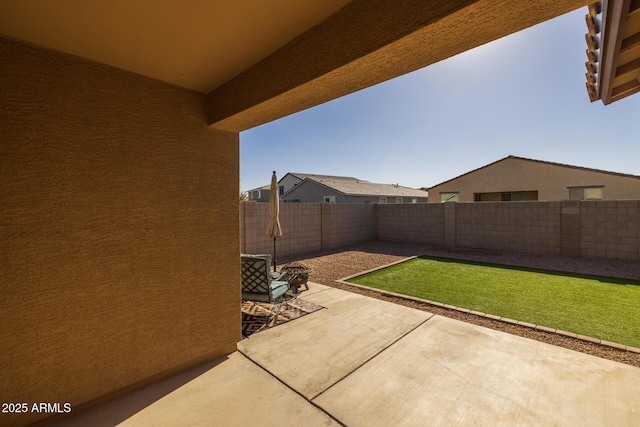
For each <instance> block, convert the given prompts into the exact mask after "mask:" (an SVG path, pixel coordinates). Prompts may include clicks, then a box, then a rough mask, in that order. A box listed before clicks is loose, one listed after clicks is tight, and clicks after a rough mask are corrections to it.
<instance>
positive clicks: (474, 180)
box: [429, 156, 640, 203]
mask: <svg viewBox="0 0 640 427" xmlns="http://www.w3.org/2000/svg"><path fill="white" fill-rule="evenodd" d="M429 194H431V197H430V199H429V202H431V203H438V202H449V201H451V202H474V201H475V202H500V201H502V202H509V201H522V200H524V201H526V200H547V201H548V200H566V199H577V200H605V199H606V200H612V199H614V200H615V199H640V176H635V175H629V174H623V173H616V172H608V171H603V170H598V169H590V168H584V167H580V166H571V165H565V164H561V163H553V162H546V161H542V160H533V159H527V158H523V157H516V156H508V157H505V158H504V159H501V160H498V161H496V162H494V163H490V164H488V165H486V166H483V167H481V168H479V169H475V170H473V171H471V172H467V173H465V174H463V175H460V176H458V177H456V178H453V179H450V180H448V181H445V182H443V183H440V184H438V185H434V186H433V187H431V188H429Z"/></svg>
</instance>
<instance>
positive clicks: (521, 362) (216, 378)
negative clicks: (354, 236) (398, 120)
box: [60, 283, 640, 426]
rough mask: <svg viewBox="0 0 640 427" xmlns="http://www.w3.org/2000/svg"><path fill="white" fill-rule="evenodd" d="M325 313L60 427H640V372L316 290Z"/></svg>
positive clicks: (312, 297)
mask: <svg viewBox="0 0 640 427" xmlns="http://www.w3.org/2000/svg"><path fill="white" fill-rule="evenodd" d="M304 298H305V299H306V300H308V301H311V302H314V303H316V304H320V305H322V306H324V307H325V309H323V310H320V311H318V312H315V313H312V314H310V315H307V316H305V317H302V318H300V319H297V320H294V321H291V322H288V323H286V324H284V325H280V326H277V327H274V328H271V329H269V330H267V331H263V332H260V333H257V334H254V335H252V336H251V337H250V338H248V339H245V340H243V341H241V342H240V343H239V344H238V351H237V352H234V353H232V354H230V355H229V356H228V357H225V358H222V359H218V360H217V361H215V362H211V363H208V364H205V365H202V366H200V367H197V368H195V369H193V370H191V371H189V372H186V373H183V374H182V375H181V376H179V377H175V378H170V379H168V380H165V381H163V382H161V383H157V384H155V385H153V386H151V387H148V388H146V389H143V390H141V391H138V392H136V393H134V394H131V395H130V396H126V397H124V398H121V399H119V400H116V401H113V402H110V403H108V404H107V405H104V406H101V407H97V408H95V409H93V410H92V411H90V412H87V413H85V414H82V415H80V416H77V417H75V418H72V419H70V420H68V421H67V422H65V423H62V424H60V425H63V426H81V425H93V426H107V425H109V426H111V425H115V424H118V423H120V424H118V425H121V426H140V425H192V426H205V425H218V424H224V425H229V426H241V425H261V426H272V425H284V426H297V425H308V426H325V425H335V426H339V425H343V426H389V425H403V426H404V425H406V426H416V425H430V426H451V425H505V426H507V425H508V426H513V425H584V426H602V425H616V426H632V425H635V423H636V422H637V420H638V418H639V417H640V408H638V406H637V404H636V403H637V402H638V400H639V399H640V368H637V367H633V366H629V365H626V364H622V363H618V362H613V361H610V360H605V359H601V358H598V357H594V356H590V355H586V354H582V353H578V352H575V351H571V350H567V349H564V348H560V347H556V346H553V345H549V344H545V343H542V342H539V341H535V340H530V339H527V338H522V337H518V336H514V335H511V334H507V333H504V332H499V331H495V330H491V329H487V328H484V327H481V326H477V325H472V324H469V323H465V322H461V321H458V320H454V319H450V318H446V317H443V316H440V315H434V314H431V313H428V312H424V311H421V310H415V309H412V308H408V307H404V306H400V305H397V304H393V303H389V302H385V301H381V300H377V299H373V298H370V297H366V296H362V295H357V294H354V293H350V292H346V291H343V290H340V289H336V288H331V287H327V286H323V285H319V284H316V283H311V286H310V290H309V291H306V292H305V293H304Z"/></svg>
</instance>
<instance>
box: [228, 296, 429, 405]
mask: <svg viewBox="0 0 640 427" xmlns="http://www.w3.org/2000/svg"><path fill="white" fill-rule="evenodd" d="M312 289H314V291H312V292H309V293H308V294H307V293H303V294H302V295H301V298H303V299H304V300H305V301H310V302H313V303H316V304H320V305H322V306H324V307H326V308H325V309H323V310H320V311H317V312H315V313H312V314H310V315H308V316H305V317H303V318H300V319H296V320H295V321H293V322H289V323H286V324H284V325H281V326H278V327H276V328H273V329H269V330H266V331H263V332H260V333H258V334H255V335H252V336H251V337H250V338H248V339H246V340H243V341H242V342H240V343H238V350H240V352H242V353H243V354H244V355H246V356H247V357H249V358H250V359H251V360H253V361H255V362H256V363H257V364H259V365H260V366H262V367H263V368H264V369H266V370H267V371H269V372H270V373H272V374H273V375H275V376H276V377H278V378H279V379H280V380H281V381H283V382H284V383H285V384H287V385H288V386H289V387H291V388H292V389H294V390H295V391H297V392H298V393H300V394H302V395H303V396H305V397H306V398H307V399H313V398H314V397H315V396H317V395H318V394H319V393H321V392H322V391H324V390H326V389H327V388H328V387H330V386H331V385H333V384H334V383H335V382H336V381H338V380H340V379H342V378H344V377H345V376H346V375H348V374H349V373H350V372H352V371H353V370H355V369H357V368H358V367H359V366H361V365H362V364H363V363H364V362H366V361H367V360H369V359H370V358H372V357H373V356H375V355H376V354H378V353H379V352H380V351H382V350H383V349H385V348H387V347H388V346H389V345H391V344H393V343H394V342H395V341H396V340H398V339H399V338H401V337H402V336H403V335H405V334H407V333H408V332H410V331H411V330H413V329H414V328H416V327H417V326H419V325H420V324H422V323H423V322H425V321H426V320H427V319H429V318H430V317H431V316H433V315H432V314H430V313H426V312H424V311H420V310H414V309H411V308H407V307H403V306H399V305H396V304H390V303H387V302H384V301H380V300H376V299H372V298H368V297H364V296H362V295H358V294H353V293H349V292H345V291H341V290H339V289H335V288H327V289H322V290H320V289H319V288H317V287H312Z"/></svg>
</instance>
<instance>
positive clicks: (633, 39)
mask: <svg viewBox="0 0 640 427" xmlns="http://www.w3.org/2000/svg"><path fill="white" fill-rule="evenodd" d="M638 46H640V33H636V34H634V35H632V36H629V37H627V38H626V39H624V40H622V45H620V53H624V52H626V51H628V50H631V49H634V48H636V47H638Z"/></svg>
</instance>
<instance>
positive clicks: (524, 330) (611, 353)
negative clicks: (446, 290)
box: [278, 241, 640, 367]
mask: <svg viewBox="0 0 640 427" xmlns="http://www.w3.org/2000/svg"><path fill="white" fill-rule="evenodd" d="M414 255H431V256H442V257H450V258H457V259H465V260H473V261H484V262H490V263H497V264H505V265H515V266H521V267H531V268H540V269H545V270H555V271H563V272H571V273H582V274H590V275H598V276H606V277H618V278H627V279H635V280H638V279H640V262H637V261H627V260H598V259H586V258H570V257H562V256H549V255H531V254H522V253H508V252H501V251H487V250H445V249H443V248H437V247H432V246H424V245H415V244H404V243H390V242H378V241H370V242H365V243H361V244H357V245H353V246H347V247H344V248H340V249H337V250H332V251H323V252H317V253H312V254H305V255H303V256H301V257H297V258H294V257H287V258H284V257H283V258H282V259H279V260H278V262H279V264H280V265H282V264H284V263H287V262H292V261H299V262H301V263H303V264H304V265H306V266H308V267H310V268H311V269H312V272H311V275H310V278H309V280H310V281H312V282H316V283H321V284H324V285H327V286H333V287H335V288H339V289H344V290H346V291H349V292H354V293H359V294H362V295H366V296H370V297H373V298H378V299H382V300H385V301H389V302H393V303H396V304H401V305H405V306H407V307H412V308H416V309H419V310H424V311H428V312H430V313H434V314H438V315H442V316H446V317H450V318H453V319H457V320H461V321H463V322H467V323H473V324H475V325H480V326H484V327H487V328H491V329H495V330H498V331H502V332H507V333H510V334H513V335H519V336H521V337H526V338H530V339H535V340H538V341H542V342H545V343H548V344H552V345H557V346H559V347H564V348H568V349H571V350H575V351H580V352H582V353H587V354H591V355H593V356H597V357H602V358H605V359H610V360H615V361H618V362H622V363H626V364H629V365H633V366H637V367H640V353H634V352H631V351H627V350H619V349H616V348H612V347H609V346H604V345H600V344H596V343H591V342H588V341H583V340H580V339H576V338H571V337H566V336H562V335H559V334H555V333H550V332H545V331H540V330H535V329H532V328H529V327H525V326H520V325H513V324H508V323H505V322H502V321H498V320H493V319H488V318H485V317H480V316H476V315H473V314H469V313H462V312H459V311H456V310H450V309H446V308H443V307H438V306H435V305H431V304H428V303H422V302H416V301H411V300H407V299H404V298H400V297H394V296H389V295H384V294H381V293H380V292H377V291H374V290H367V289H361V288H358V287H355V286H350V285H346V284H343V283H339V282H336V280H338V279H341V278H343V277H347V276H350V275H354V274H357V273H360V272H362V271H366V270H371V269H374V268H377V267H380V266H383V265H386V264H390V263H392V262H396V261H400V260H402V259H404V258H406V257H409V256H414ZM303 298H304V296H303Z"/></svg>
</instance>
